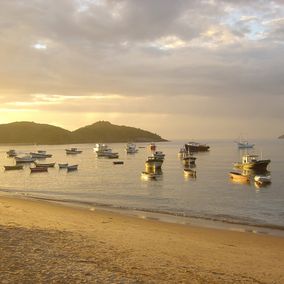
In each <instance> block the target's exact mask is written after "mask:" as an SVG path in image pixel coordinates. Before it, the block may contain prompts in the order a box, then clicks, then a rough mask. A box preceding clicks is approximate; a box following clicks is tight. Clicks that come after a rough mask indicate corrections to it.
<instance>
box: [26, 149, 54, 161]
mask: <svg viewBox="0 0 284 284" xmlns="http://www.w3.org/2000/svg"><path fill="white" fill-rule="evenodd" d="M30 155H31V156H32V157H33V158H36V159H45V158H51V157H52V154H47V153H46V151H44V150H38V151H37V152H30Z"/></svg>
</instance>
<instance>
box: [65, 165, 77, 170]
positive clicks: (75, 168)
mask: <svg viewBox="0 0 284 284" xmlns="http://www.w3.org/2000/svg"><path fill="white" fill-rule="evenodd" d="M76 170H78V165H71V166H67V172H71V171H76Z"/></svg>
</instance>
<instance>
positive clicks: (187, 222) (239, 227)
mask: <svg viewBox="0 0 284 284" xmlns="http://www.w3.org/2000/svg"><path fill="white" fill-rule="evenodd" d="M1 196H6V197H11V198H19V199H23V200H29V199H30V200H38V201H46V202H50V203H55V204H61V205H62V206H68V207H75V208H77V207H78V208H85V209H89V210H91V209H92V208H96V209H99V210H101V211H107V212H113V213H118V214H122V215H126V216H133V217H136V218H141V219H149V220H157V221H160V222H165V223H173V224H180V225H184V226H192V225H193V226H197V227H204V228H213V229H222V230H228V231H237V232H251V233H254V234H265V235H272V236H278V237H284V226H280V225H275V224H261V223H260V224H251V223H246V222H242V221H237V220H234V219H231V220H222V219H217V218H216V217H210V216H208V217H205V216H194V215H185V214H182V213H178V212H176V213H175V212H168V211H158V210H157V211H154V210H147V209H141V208H130V207H122V206H115V205H109V204H100V203H96V202H85V201H76V200H66V199H65V200H60V199H54V198H50V197H39V196H33V195H29V194H21V195H18V194H11V193H10V192H9V191H1V192H0V198H1ZM230 217H231V216H230ZM231 218H232V217H231Z"/></svg>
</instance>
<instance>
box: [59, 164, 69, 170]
mask: <svg viewBox="0 0 284 284" xmlns="http://www.w3.org/2000/svg"><path fill="white" fill-rule="evenodd" d="M58 167H59V169H66V168H67V167H68V163H65V164H58Z"/></svg>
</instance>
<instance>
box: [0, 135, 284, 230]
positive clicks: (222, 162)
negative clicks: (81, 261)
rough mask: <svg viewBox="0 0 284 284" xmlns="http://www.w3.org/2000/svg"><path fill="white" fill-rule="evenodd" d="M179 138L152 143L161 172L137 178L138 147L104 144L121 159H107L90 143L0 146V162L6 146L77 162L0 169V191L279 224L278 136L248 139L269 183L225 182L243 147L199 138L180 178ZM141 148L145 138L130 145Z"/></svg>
mask: <svg viewBox="0 0 284 284" xmlns="http://www.w3.org/2000/svg"><path fill="white" fill-rule="evenodd" d="M184 142H185V141H174V142H166V143H157V146H158V149H157V150H161V151H163V152H164V153H165V154H166V157H165V161H164V164H163V167H162V175H161V177H160V178H159V179H158V180H149V181H147V180H143V179H141V171H143V170H144V162H145V160H146V158H147V156H149V155H150V152H149V150H148V149H147V148H143V149H139V152H138V153H137V154H134V155H127V154H126V153H125V151H124V147H125V144H109V146H110V147H111V148H112V149H113V151H114V152H119V154H120V160H123V161H124V165H113V160H109V159H104V158H97V157H96V154H95V153H94V151H93V147H94V145H93V144H82V145H73V146H76V147H78V148H79V149H81V150H83V153H82V154H79V155H76V156H70V155H68V156H67V155H66V154H65V151H64V149H65V148H70V147H71V146H72V145H68V146H67V145H60V146H58V145H55V146H49V145H48V146H9V145H8V146H0V165H1V167H2V166H3V165H12V164H14V159H13V158H8V157H7V156H6V151H7V150H9V149H12V148H14V149H16V150H17V151H19V152H30V151H37V150H41V149H44V150H47V152H48V153H51V154H53V157H52V158H50V159H46V160H45V162H53V161H54V162H59V163H63V162H68V163H69V164H79V169H78V171H75V172H69V173H67V172H66V170H59V169H58V167H55V168H51V169H49V171H48V173H34V174H31V173H30V170H29V165H26V166H25V168H24V170H23V171H6V172H5V171H4V169H3V167H2V169H1V171H0V190H1V191H2V192H5V193H7V192H8V193H10V194H14V195H25V196H32V197H40V198H50V199H54V200H61V201H69V202H70V201H71V202H80V203H82V202H83V203H87V204H89V205H94V206H95V205H104V206H109V207H117V208H128V209H136V210H143V211H148V212H161V213H164V214H173V215H182V216H191V217H200V218H204V219H212V220H220V221H225V222H233V223H240V224H251V225H258V226H264V227H273V226H279V227H282V229H283V228H284V140H277V139H275V140H271V141H251V142H255V143H256V147H255V149H254V152H255V153H259V154H260V153H262V155H263V158H269V159H271V164H270V165H269V168H268V169H269V171H270V172H271V176H272V183H271V185H269V186H266V187H261V188H258V187H256V185H255V184H254V183H253V182H251V183H250V184H238V183H234V182H232V181H231V180H230V178H229V176H228V173H229V172H230V171H231V170H232V169H233V168H232V164H233V163H234V162H236V161H238V160H239V159H240V156H241V154H242V153H243V152H241V151H240V150H238V149H237V147H236V145H235V144H234V143H233V142H232V141H216V140H215V141H205V142H206V143H208V144H209V145H210V146H211V150H210V152H208V153H199V154H196V157H197V161H196V171H197V178H196V179H192V178H186V177H184V174H183V165H182V163H181V160H180V158H179V157H178V155H177V153H178V151H179V148H180V147H181V146H183V144H184ZM137 146H147V144H137Z"/></svg>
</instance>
